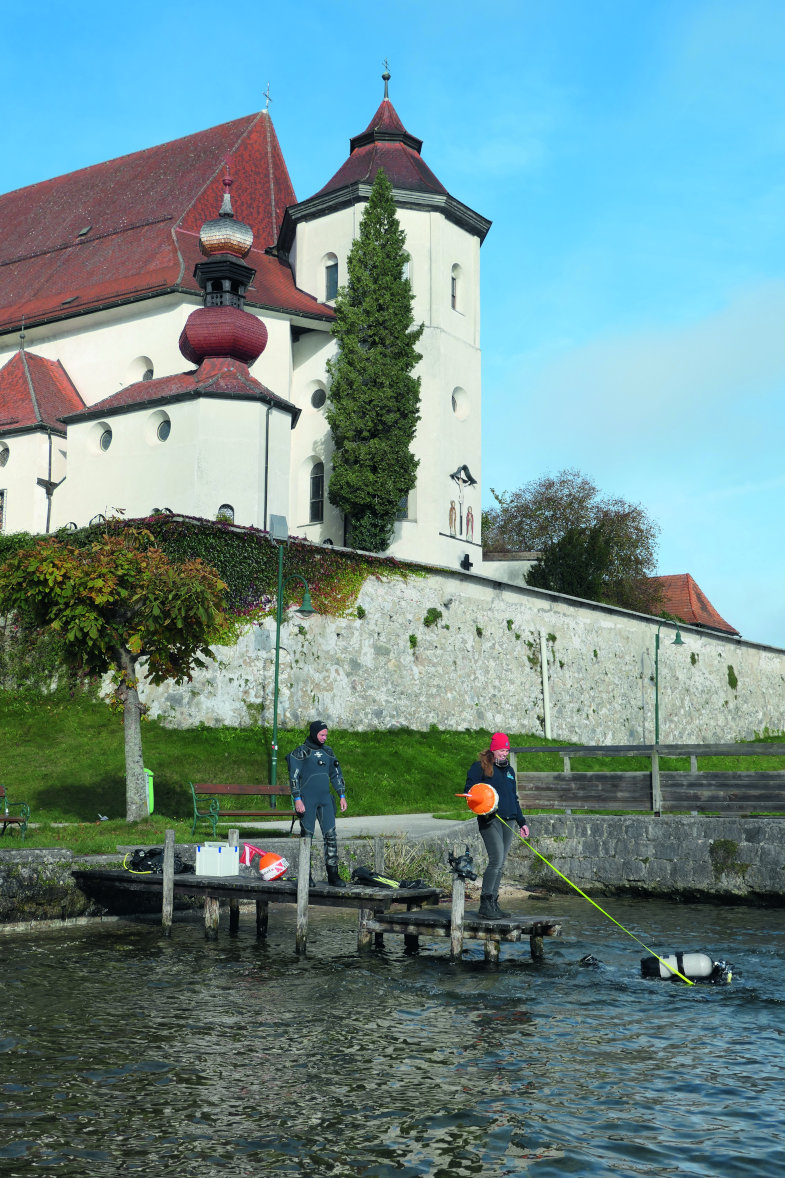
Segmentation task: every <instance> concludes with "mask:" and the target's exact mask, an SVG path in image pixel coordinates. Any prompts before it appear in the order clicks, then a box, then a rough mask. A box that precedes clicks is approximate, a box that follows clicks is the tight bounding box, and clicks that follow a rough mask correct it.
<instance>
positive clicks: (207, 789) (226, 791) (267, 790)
mask: <svg viewBox="0 0 785 1178" xmlns="http://www.w3.org/2000/svg"><path fill="white" fill-rule="evenodd" d="M194 790H195V792H196V793H197V794H205V795H206V796H208V797H209V796H215V797H224V796H232V795H237V796H238V797H260V798H262V797H277V798H283V797H290V796H291V791H290V789H289V786H288V785H244V784H238V785H232V784H227V783H221V784H214V783H211V782H204V781H200V782H197V783H194Z"/></svg>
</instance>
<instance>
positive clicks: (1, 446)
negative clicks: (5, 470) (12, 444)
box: [0, 442, 11, 466]
mask: <svg viewBox="0 0 785 1178" xmlns="http://www.w3.org/2000/svg"><path fill="white" fill-rule="evenodd" d="M10 453H11V451H10V450H9V449H8V446H7V445H6V443H5V442H0V466H5V464H6V462H8V456H9V454H10Z"/></svg>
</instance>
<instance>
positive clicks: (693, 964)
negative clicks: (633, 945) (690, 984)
mask: <svg viewBox="0 0 785 1178" xmlns="http://www.w3.org/2000/svg"><path fill="white" fill-rule="evenodd" d="M668 966H670V967H671V968H670V969H668ZM676 970H678V972H679V973H681V974H684V976H685V978H689V979H690V980H691V981H695V982H713V983H716V982H721V983H724V984H727V983H729V982H730V980H731V978H732V977H733V971H732V970H731V968H730V966H729V965H728V964H727V963H726V962H724V961H713V960H712V959H711V957H709V955H708V953H671V954H670V956H668V957H661V958H660V957H642V958H641V976H642V977H644V978H673V977H677V976H678V975H677V974H676V973H675V972H674V971H676Z"/></svg>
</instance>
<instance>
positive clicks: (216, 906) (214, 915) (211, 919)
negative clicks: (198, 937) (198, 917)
mask: <svg viewBox="0 0 785 1178" xmlns="http://www.w3.org/2000/svg"><path fill="white" fill-rule="evenodd" d="M220 915H221V901H220V900H219V899H218V897H217V896H205V898H204V935H205V940H207V941H217V940H218V918H219V917H220Z"/></svg>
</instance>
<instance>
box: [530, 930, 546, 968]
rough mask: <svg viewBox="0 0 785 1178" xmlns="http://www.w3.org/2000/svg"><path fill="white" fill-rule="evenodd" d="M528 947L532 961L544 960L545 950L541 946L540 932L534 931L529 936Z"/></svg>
mask: <svg viewBox="0 0 785 1178" xmlns="http://www.w3.org/2000/svg"><path fill="white" fill-rule="evenodd" d="M529 949H530V951H531V955H532V961H544V960H545V950H544V949H543V947H542V933H540V932H539V931H535V933H534V935H533V936H531V937H529Z"/></svg>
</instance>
